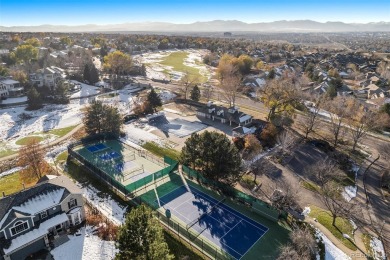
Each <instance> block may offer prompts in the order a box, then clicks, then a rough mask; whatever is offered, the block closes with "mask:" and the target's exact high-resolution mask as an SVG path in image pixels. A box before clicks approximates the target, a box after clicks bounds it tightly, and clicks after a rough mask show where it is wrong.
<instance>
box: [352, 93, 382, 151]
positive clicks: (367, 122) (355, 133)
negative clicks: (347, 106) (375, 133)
mask: <svg viewBox="0 0 390 260" xmlns="http://www.w3.org/2000/svg"><path fill="white" fill-rule="evenodd" d="M376 123H377V121H376V115H375V113H374V112H373V111H371V110H368V109H366V108H365V107H364V106H363V105H361V104H360V103H358V101H355V102H353V105H352V106H351V116H350V120H349V127H348V129H349V132H350V134H351V138H352V142H353V145H352V151H355V150H356V145H357V144H358V142H361V140H362V139H363V138H364V137H366V136H367V133H368V131H370V130H373V129H375V128H376V126H377V124H376Z"/></svg>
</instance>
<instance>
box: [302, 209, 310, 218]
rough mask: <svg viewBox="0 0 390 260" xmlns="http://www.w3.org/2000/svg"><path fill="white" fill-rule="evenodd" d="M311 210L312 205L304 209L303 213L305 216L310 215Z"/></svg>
mask: <svg viewBox="0 0 390 260" xmlns="http://www.w3.org/2000/svg"><path fill="white" fill-rule="evenodd" d="M310 212H311V208H310V207H305V208H304V209H303V211H302V215H304V216H308V215H309V214H310Z"/></svg>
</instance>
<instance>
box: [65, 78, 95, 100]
mask: <svg viewBox="0 0 390 260" xmlns="http://www.w3.org/2000/svg"><path fill="white" fill-rule="evenodd" d="M71 81H72V82H73V83H76V84H80V85H81V89H80V91H77V92H76V93H73V94H72V95H71V96H70V97H71V98H80V97H88V96H91V95H96V94H98V93H100V88H98V87H94V86H91V85H87V84H84V83H81V82H78V81H76V80H71Z"/></svg>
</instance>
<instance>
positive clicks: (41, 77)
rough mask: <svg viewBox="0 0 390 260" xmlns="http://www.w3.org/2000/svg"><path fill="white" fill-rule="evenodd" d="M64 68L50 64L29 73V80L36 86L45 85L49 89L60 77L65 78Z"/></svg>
mask: <svg viewBox="0 0 390 260" xmlns="http://www.w3.org/2000/svg"><path fill="white" fill-rule="evenodd" d="M65 77H66V74H65V70H63V69H61V68H58V67H55V66H51V67H48V68H45V69H41V70H38V71H37V72H36V73H32V74H30V76H29V78H30V82H31V84H32V85H35V86H37V87H43V86H47V87H49V88H50V89H52V90H53V89H54V88H56V87H57V83H58V82H59V81H60V80H61V79H65Z"/></svg>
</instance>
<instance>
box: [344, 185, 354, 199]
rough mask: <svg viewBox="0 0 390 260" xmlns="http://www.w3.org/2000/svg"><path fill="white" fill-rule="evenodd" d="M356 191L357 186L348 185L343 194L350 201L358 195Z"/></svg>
mask: <svg viewBox="0 0 390 260" xmlns="http://www.w3.org/2000/svg"><path fill="white" fill-rule="evenodd" d="M356 193H357V186H346V187H344V191H343V192H342V195H343V197H344V199H345V200H346V201H348V202H350V201H351V200H352V199H353V198H355V197H356Z"/></svg>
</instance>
